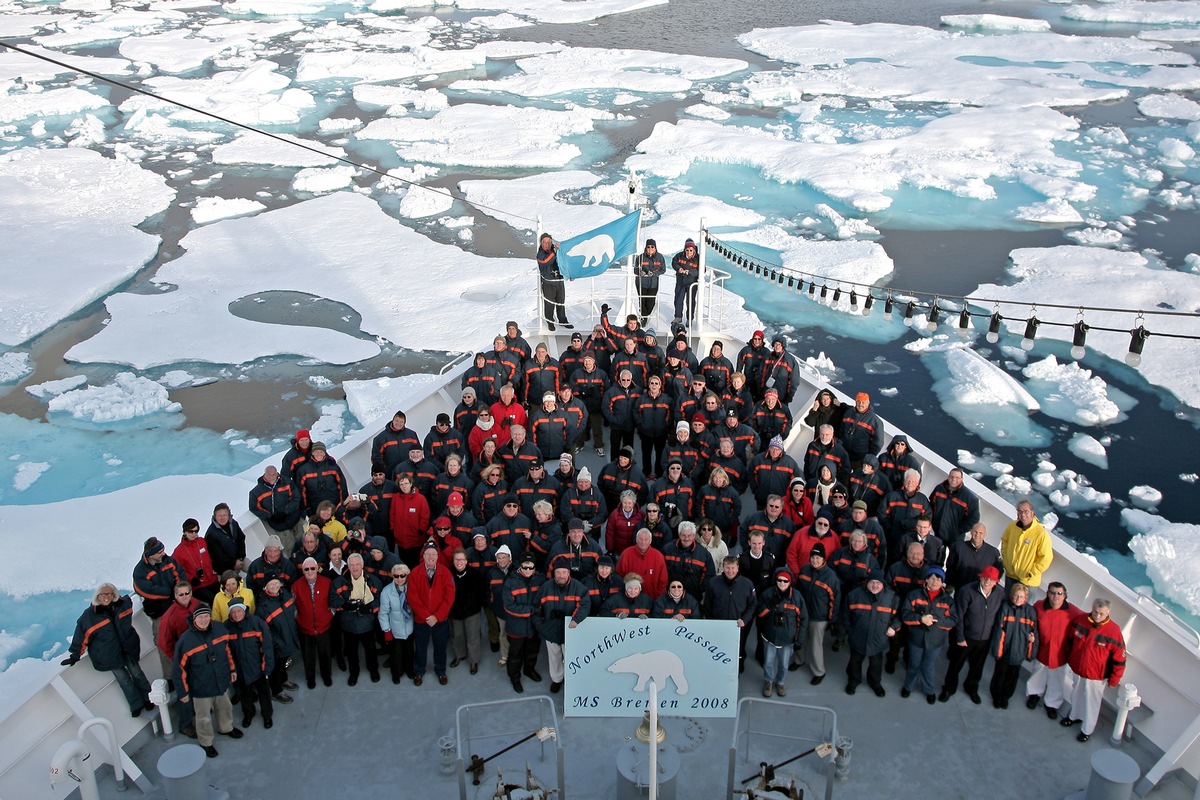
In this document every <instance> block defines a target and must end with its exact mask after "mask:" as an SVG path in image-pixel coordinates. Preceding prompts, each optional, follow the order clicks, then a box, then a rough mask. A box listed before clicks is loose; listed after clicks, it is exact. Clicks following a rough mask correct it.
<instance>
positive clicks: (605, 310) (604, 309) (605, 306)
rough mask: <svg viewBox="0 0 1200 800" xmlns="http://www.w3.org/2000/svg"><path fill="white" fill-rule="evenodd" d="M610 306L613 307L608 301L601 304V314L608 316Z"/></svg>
mask: <svg viewBox="0 0 1200 800" xmlns="http://www.w3.org/2000/svg"><path fill="white" fill-rule="evenodd" d="M609 308H611V306H610V305H609V304H608V303H604V304H603V305H601V306H600V316H602V317H607V316H608V309H609Z"/></svg>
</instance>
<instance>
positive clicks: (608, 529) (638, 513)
mask: <svg viewBox="0 0 1200 800" xmlns="http://www.w3.org/2000/svg"><path fill="white" fill-rule="evenodd" d="M645 518H646V513H645V512H644V511H642V509H640V508H638V507H637V506H634V509H633V514H632V515H631V516H629V517H628V518H627V517H626V516H625V512H624V510H622V509H621V508H614V509H613V510H612V512H611V513H609V515H608V522H607V523H606V524H605V525H604V546H605V548H606V549H607V550H608V552H610V553H615V554H616V557H617V558H620V557H621V554H622V553H624V552H625V551H626V550H628V549H629V548H630V547H633V540H634V537H636V536H637V532H638V530H639V529H640V528H641V527H642V520H644V519H645Z"/></svg>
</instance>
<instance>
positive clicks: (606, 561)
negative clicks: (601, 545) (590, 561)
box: [596, 554, 613, 567]
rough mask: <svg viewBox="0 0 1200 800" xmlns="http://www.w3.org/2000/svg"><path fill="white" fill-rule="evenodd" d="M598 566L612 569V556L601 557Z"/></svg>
mask: <svg viewBox="0 0 1200 800" xmlns="http://www.w3.org/2000/svg"><path fill="white" fill-rule="evenodd" d="M596 566H597V567H611V566H613V559H612V556H610V555H607V554H605V555H602V556H600V558H598V559H596Z"/></svg>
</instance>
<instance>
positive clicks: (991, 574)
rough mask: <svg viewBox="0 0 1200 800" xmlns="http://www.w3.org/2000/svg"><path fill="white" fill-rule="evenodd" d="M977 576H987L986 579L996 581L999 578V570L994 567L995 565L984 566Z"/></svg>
mask: <svg viewBox="0 0 1200 800" xmlns="http://www.w3.org/2000/svg"><path fill="white" fill-rule="evenodd" d="M979 577H980V578H987V579H988V580H993V581H998V580H1000V570H998V569H996V568H995V567H984V568H983V570H982V571H981V572H980V573H979Z"/></svg>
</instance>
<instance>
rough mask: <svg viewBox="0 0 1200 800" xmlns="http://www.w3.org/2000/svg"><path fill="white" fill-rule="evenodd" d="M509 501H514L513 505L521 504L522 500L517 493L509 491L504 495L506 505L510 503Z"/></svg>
mask: <svg viewBox="0 0 1200 800" xmlns="http://www.w3.org/2000/svg"><path fill="white" fill-rule="evenodd" d="M509 503H512V504H513V505H520V504H521V500H520V498H519V497H517V496H516V494H514V493H513V492H509V493H508V494H506V495H504V505H508V504H509Z"/></svg>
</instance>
